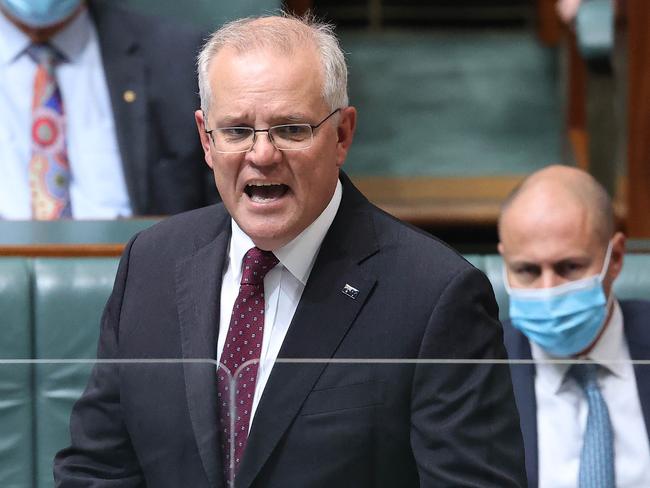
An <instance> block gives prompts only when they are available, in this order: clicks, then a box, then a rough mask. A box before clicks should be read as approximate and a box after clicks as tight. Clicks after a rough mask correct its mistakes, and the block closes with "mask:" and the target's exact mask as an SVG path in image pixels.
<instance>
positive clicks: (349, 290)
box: [341, 283, 359, 300]
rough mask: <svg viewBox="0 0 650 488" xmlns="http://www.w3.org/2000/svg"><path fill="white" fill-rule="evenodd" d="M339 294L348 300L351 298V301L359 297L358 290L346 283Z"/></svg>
mask: <svg viewBox="0 0 650 488" xmlns="http://www.w3.org/2000/svg"><path fill="white" fill-rule="evenodd" d="M341 293H343V294H344V295H346V296H349V297H350V298H352V300H356V298H357V296H358V295H359V290H357V289H356V288H355V287H353V286H350V285H348V284H347V283H346V284H345V286H344V287H343V289H342V290H341Z"/></svg>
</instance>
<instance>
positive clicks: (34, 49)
mask: <svg viewBox="0 0 650 488" xmlns="http://www.w3.org/2000/svg"><path fill="white" fill-rule="evenodd" d="M27 54H28V55H29V57H30V58H32V59H33V60H34V62H35V63H36V64H39V65H43V66H45V67H46V68H47V69H48V70H51V69H52V68H53V67H54V65H55V64H56V63H58V62H59V61H61V60H62V59H63V56H61V54H60V53H59V51H57V49H56V48H55V47H53V46H52V45H50V44H46V43H44V44H31V45H30V46H29V47H28V48H27Z"/></svg>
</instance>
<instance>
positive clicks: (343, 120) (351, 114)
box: [336, 107, 357, 168]
mask: <svg viewBox="0 0 650 488" xmlns="http://www.w3.org/2000/svg"><path fill="white" fill-rule="evenodd" d="M340 113H341V115H340V118H339V125H338V127H337V128H336V134H337V136H338V141H337V143H336V165H337V166H338V167H339V168H340V167H341V166H343V163H344V162H345V158H346V157H347V156H348V151H349V150H350V146H351V145H352V139H353V138H354V130H355V129H356V127H357V109H356V108H354V107H345V108H342V109H341V112H340Z"/></svg>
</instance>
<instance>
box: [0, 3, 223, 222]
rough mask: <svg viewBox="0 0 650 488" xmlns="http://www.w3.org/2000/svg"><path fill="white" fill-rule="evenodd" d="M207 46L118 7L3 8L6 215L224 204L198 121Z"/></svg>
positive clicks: (0, 79) (1, 145) (2, 206)
mask: <svg viewBox="0 0 650 488" xmlns="http://www.w3.org/2000/svg"><path fill="white" fill-rule="evenodd" d="M200 43H201V37H200V35H199V34H198V33H195V32H193V31H191V30H184V29H181V28H178V27H176V26H173V25H171V24H170V23H168V22H165V21H161V20H158V19H155V18H152V17H148V16H143V15H139V14H135V13H132V12H129V11H126V10H124V9H122V8H120V7H118V6H115V5H114V4H113V2H109V1H100V0H97V1H96V0H90V1H88V2H86V1H84V0H0V74H1V76H0V114H2V115H1V116H0V173H1V174H2V175H3V181H2V190H1V191H0V218H4V219H30V218H34V219H57V218H69V217H73V218H115V217H129V216H131V215H145V214H146V215H157V214H171V213H176V212H180V211H184V210H189V209H192V208H196V207H200V206H203V205H205V204H207V203H209V202H210V201H213V200H215V199H216V191H215V190H214V188H213V185H211V184H210V180H209V176H208V172H207V171H206V170H205V169H204V165H202V161H201V159H202V157H201V155H202V151H201V146H200V142H199V139H198V138H197V137H196V133H195V129H194V127H193V126H192V124H191V123H190V122H191V121H190V122H188V114H191V113H193V111H194V110H195V108H196V107H197V106H198V103H199V102H198V97H197V96H196V90H195V89H194V86H195V85H196V80H195V76H194V69H193V62H192V60H193V58H194V56H195V54H196V52H197V51H198V48H199V47H200ZM170 59H174V62H173V63H170V62H169V60H170ZM171 93H173V95H170V94H171Z"/></svg>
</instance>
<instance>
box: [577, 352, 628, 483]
mask: <svg viewBox="0 0 650 488" xmlns="http://www.w3.org/2000/svg"><path fill="white" fill-rule="evenodd" d="M597 372H598V365H597V364H574V365H573V366H572V367H571V369H570V370H569V374H570V375H571V376H572V377H573V378H574V379H575V380H576V381H577V382H578V384H579V385H580V386H581V387H582V390H583V392H584V394H585V396H586V398H587V405H588V407H589V413H588V415H587V426H586V428H585V433H584V438H583V444H582V452H581V453H580V471H579V476H578V480H579V483H578V487H579V488H615V486H616V484H615V477H614V435H613V433H612V424H611V422H610V420H609V412H608V411H607V404H606V403H605V400H604V399H603V396H602V394H601V392H600V388H599V387H598V382H597V379H596V377H597Z"/></svg>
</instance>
